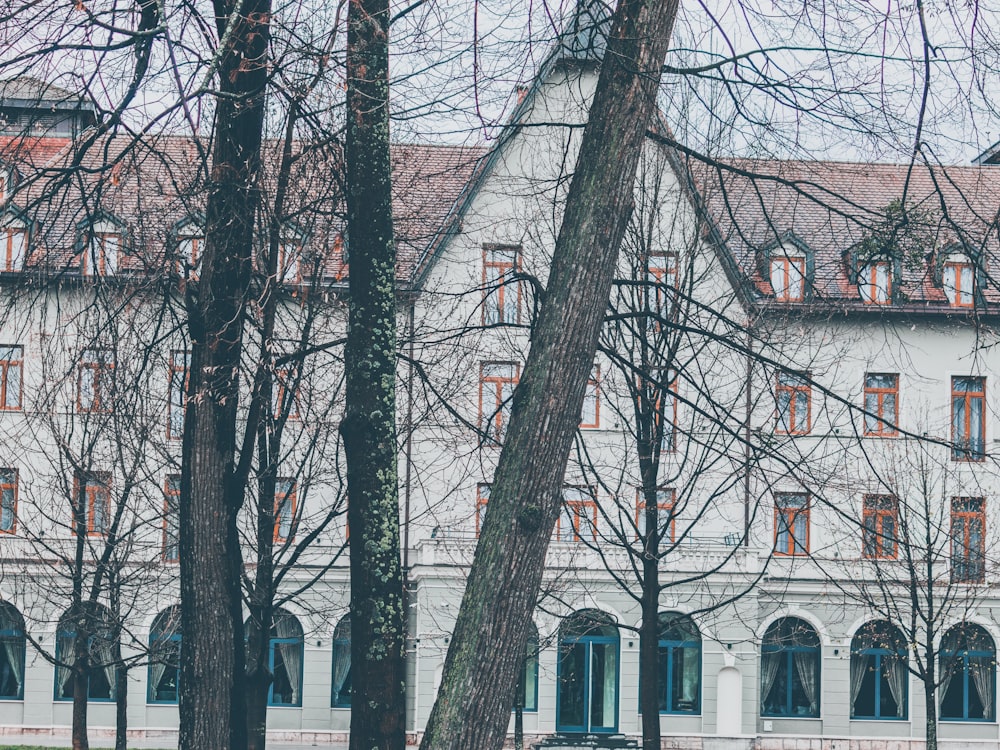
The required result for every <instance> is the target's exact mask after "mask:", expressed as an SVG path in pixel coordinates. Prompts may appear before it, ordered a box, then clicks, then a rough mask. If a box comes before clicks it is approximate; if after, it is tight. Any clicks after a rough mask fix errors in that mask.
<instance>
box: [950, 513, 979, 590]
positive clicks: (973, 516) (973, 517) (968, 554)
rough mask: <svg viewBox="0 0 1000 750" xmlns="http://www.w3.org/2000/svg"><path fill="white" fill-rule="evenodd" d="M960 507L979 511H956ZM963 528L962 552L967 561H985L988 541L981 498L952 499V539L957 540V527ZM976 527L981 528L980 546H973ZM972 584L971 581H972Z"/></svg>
mask: <svg viewBox="0 0 1000 750" xmlns="http://www.w3.org/2000/svg"><path fill="white" fill-rule="evenodd" d="M956 505H957V506H959V507H961V506H967V507H968V506H977V507H978V510H956V509H955V507H956ZM956 526H961V530H962V551H963V552H964V555H963V557H964V558H965V559H966V560H972V559H979V560H985V547H984V545H985V541H986V509H985V502H984V501H983V498H981V497H956V498H952V511H951V538H952V539H954V538H955V527H956ZM974 526H978V528H979V544H977V545H976V546H975V547H973V546H972V541H971V538H970V537H971V535H972V529H973V528H974ZM970 582H971V581H970Z"/></svg>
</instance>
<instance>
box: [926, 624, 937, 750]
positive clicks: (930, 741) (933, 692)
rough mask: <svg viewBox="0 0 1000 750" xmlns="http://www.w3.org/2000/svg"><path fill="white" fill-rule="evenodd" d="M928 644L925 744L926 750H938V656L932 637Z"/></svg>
mask: <svg viewBox="0 0 1000 750" xmlns="http://www.w3.org/2000/svg"><path fill="white" fill-rule="evenodd" d="M927 641H928V642H927V644H926V647H925V653H926V656H925V657H924V658H925V666H924V672H925V674H924V711H925V712H926V714H927V715H926V718H925V726H924V732H925V734H924V742H925V750H937V745H938V742H937V740H938V737H937V727H938V722H937V717H938V705H937V689H936V687H937V679H938V678H937V670H936V669H935V659H936V657H937V654H935V653H934V645H933V641H932V639H931V638H930V637H928V639H927Z"/></svg>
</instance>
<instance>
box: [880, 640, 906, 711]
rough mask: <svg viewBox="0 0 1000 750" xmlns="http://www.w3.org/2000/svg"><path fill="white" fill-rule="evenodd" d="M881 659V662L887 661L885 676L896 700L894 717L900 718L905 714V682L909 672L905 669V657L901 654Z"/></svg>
mask: <svg viewBox="0 0 1000 750" xmlns="http://www.w3.org/2000/svg"><path fill="white" fill-rule="evenodd" d="M882 659H883V662H882V663H883V664H885V663H886V661H888V667H889V669H888V673H887V674H886V678H887V680H888V682H889V692H890V693H892V699H893V700H894V701H896V717H897V718H900V719H902V718H903V717H904V716H906V683H907V681H908V680H909V678H910V673H909V672H908V671H907V669H906V659H905V658H904V657H903V656H890V657H885V656H883V657H882Z"/></svg>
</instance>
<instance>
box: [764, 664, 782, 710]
mask: <svg viewBox="0 0 1000 750" xmlns="http://www.w3.org/2000/svg"><path fill="white" fill-rule="evenodd" d="M782 657H784V654H783V653H781V652H780V651H769V652H765V653H763V654H761V659H760V705H761V709H763V708H764V703H765V701H766V700H767V696H768V695H769V694H770V692H771V688H772V687H774V680H775V678H777V676H778V668H779V667H780V666H781V662H782Z"/></svg>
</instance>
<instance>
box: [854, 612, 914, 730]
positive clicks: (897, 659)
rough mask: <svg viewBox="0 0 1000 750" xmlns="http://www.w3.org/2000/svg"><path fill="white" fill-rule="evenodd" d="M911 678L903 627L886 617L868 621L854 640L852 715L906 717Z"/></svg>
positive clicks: (885, 717) (872, 717) (862, 716)
mask: <svg viewBox="0 0 1000 750" xmlns="http://www.w3.org/2000/svg"><path fill="white" fill-rule="evenodd" d="M909 681H910V674H909V672H908V671H907V668H906V640H905V639H904V638H903V634H902V633H900V632H899V628H897V627H896V626H895V625H893V624H892V623H890V622H887V621H885V620H877V621H875V622H869V623H868V624H866V625H864V626H863V627H862V628H861V629H860V630H859V631H858V632H857V633H856V634H855V636H854V639H853V640H852V641H851V685H850V688H851V718H852V719H905V718H906V707H907V693H908V690H907V688H908V685H909Z"/></svg>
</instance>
